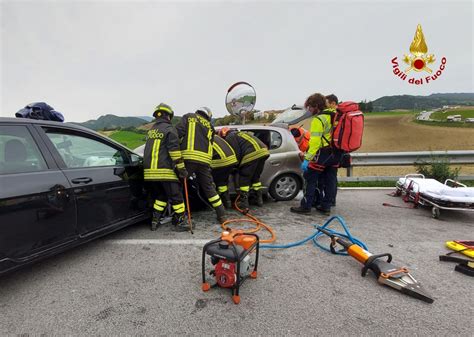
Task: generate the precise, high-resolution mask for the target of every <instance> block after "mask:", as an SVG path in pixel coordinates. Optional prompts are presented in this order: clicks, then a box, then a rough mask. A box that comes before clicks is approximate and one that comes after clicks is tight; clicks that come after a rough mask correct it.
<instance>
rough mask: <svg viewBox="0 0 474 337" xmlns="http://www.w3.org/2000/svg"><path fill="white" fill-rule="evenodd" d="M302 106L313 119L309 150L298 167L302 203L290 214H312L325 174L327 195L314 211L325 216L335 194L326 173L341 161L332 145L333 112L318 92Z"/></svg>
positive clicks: (333, 183) (330, 178)
mask: <svg viewBox="0 0 474 337" xmlns="http://www.w3.org/2000/svg"><path fill="white" fill-rule="evenodd" d="M304 106H305V109H306V110H308V111H309V112H311V114H312V115H313V116H315V117H314V118H313V119H312V121H311V129H310V132H311V138H310V140H309V148H308V151H307V152H306V154H305V157H304V161H303V163H302V164H301V168H302V169H303V171H304V175H303V176H304V179H305V191H304V192H305V195H304V198H303V199H302V200H301V204H300V206H299V207H291V209H290V211H291V212H294V213H302V214H310V213H311V207H312V205H313V202H314V200H315V197H316V191H317V187H318V181H319V179H320V177H321V175H324V178H323V180H324V182H323V185H324V186H325V188H324V191H325V193H326V195H325V197H324V198H323V199H322V200H321V205H319V206H317V207H316V209H317V210H318V211H320V212H321V213H323V214H325V215H328V214H329V213H330V209H331V200H333V198H334V196H335V194H336V190H337V181H335V180H334V179H333V175H331V174H325V173H327V171H329V170H330V169H331V167H332V166H333V165H337V164H338V163H339V161H340V153H339V152H338V151H336V150H335V149H333V148H332V146H331V132H332V127H333V125H332V123H333V122H332V115H333V110H332V109H327V106H326V97H325V96H324V95H322V94H319V93H316V94H313V95H311V96H309V97H308V98H307V99H306V102H305V105H304Z"/></svg>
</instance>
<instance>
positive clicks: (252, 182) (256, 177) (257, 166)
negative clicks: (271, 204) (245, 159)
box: [239, 157, 268, 192]
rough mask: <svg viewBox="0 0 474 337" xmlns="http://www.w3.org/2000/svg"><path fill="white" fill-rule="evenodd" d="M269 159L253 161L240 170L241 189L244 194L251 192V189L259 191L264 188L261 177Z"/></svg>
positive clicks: (263, 158)
mask: <svg viewBox="0 0 474 337" xmlns="http://www.w3.org/2000/svg"><path fill="white" fill-rule="evenodd" d="M267 158H268V157H262V158H259V159H256V160H253V161H251V162H249V163H247V164H245V165H243V166H241V167H240V168H239V189H240V190H241V191H242V192H249V191H250V189H252V190H255V191H258V190H259V189H261V188H262V183H261V182H260V176H261V175H262V172H263V167H264V166H265V161H266V160H267Z"/></svg>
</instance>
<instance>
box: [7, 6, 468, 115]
mask: <svg viewBox="0 0 474 337" xmlns="http://www.w3.org/2000/svg"><path fill="white" fill-rule="evenodd" d="M0 2H1V4H0V6H1V7H0V10H1V21H0V22H1V45H0V48H1V60H0V63H1V69H0V79H1V81H0V85H1V91H0V100H1V112H0V116H14V113H15V112H16V111H17V110H18V109H19V108H21V107H23V106H25V105H26V104H28V103H30V102H35V101H45V102H47V103H49V104H50V105H52V106H53V107H54V108H55V109H56V110H58V111H61V112H63V113H64V114H65V116H66V120H67V121H85V120H88V119H95V118H97V117H98V116H100V115H102V114H107V113H112V114H117V115H121V116H141V115H151V112H152V111H153V108H154V106H156V105H157V104H158V103H160V102H165V103H168V104H170V105H171V106H172V107H173V108H174V109H175V111H176V114H177V115H183V114H184V113H187V112H190V111H194V110H195V109H196V108H198V107H200V106H203V105H207V106H209V107H210V108H211V109H212V110H213V111H214V114H215V116H223V115H224V114H226V111H225V104H224V100H225V95H226V91H227V88H228V87H229V86H230V85H231V84H232V83H234V82H236V81H247V82H250V83H251V84H252V85H253V86H254V87H255V89H256V91H257V104H256V109H260V110H268V109H281V108H285V107H288V106H290V105H292V104H293V103H297V104H302V103H303V102H304V100H305V98H306V97H307V96H308V95H310V94H311V93H313V92H322V93H324V94H329V93H334V94H336V95H337V96H339V97H340V99H343V100H356V101H359V100H363V99H367V100H372V99H376V98H378V97H380V96H383V95H396V94H413V95H425V94H430V93H436V92H474V84H473V36H474V34H473V17H474V13H473V2H472V1H459V2H455V1H444V2H434V1H421V2H413V1H364V2H354V1H341V0H340V1H331V2H329V1H325V2H323V1H313V2H294V1H291V2H276V1H266V2H253V1H245V2H244V1H234V2H198V1H190V2H161V1H146V2H145V1H40V0H37V1H7V0H0ZM418 23H420V24H421V25H422V27H423V32H424V34H425V38H426V43H427V45H428V51H429V53H433V54H434V55H435V57H436V58H437V61H436V62H435V64H434V65H432V68H433V69H434V70H437V68H438V67H439V64H440V60H441V58H442V57H443V56H445V57H446V58H447V65H446V69H445V71H444V72H443V73H442V75H441V77H440V78H438V79H437V80H436V81H434V82H432V83H430V84H429V85H423V86H413V85H409V84H408V83H407V82H404V81H401V80H400V79H398V78H397V77H395V76H394V75H393V73H392V66H391V59H392V58H393V57H395V56H398V58H399V60H400V61H401V59H402V57H403V54H408V53H409V47H410V43H411V42H412V40H413V36H414V34H415V30H416V26H417V24H418ZM402 68H403V69H405V68H406V65H402ZM424 76H425V75H424Z"/></svg>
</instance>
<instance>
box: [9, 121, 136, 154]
mask: <svg viewBox="0 0 474 337" xmlns="http://www.w3.org/2000/svg"><path fill="white" fill-rule="evenodd" d="M0 123H12V124H17V123H21V124H40V125H51V126H59V127H66V128H68V129H72V130H78V131H83V132H87V133H90V134H94V135H96V136H97V137H100V138H104V139H107V140H108V141H109V142H112V143H115V144H116V145H119V146H120V147H122V148H125V149H128V150H130V149H129V148H127V147H126V146H124V145H122V144H120V143H119V142H117V141H115V140H113V139H111V138H109V137H106V136H104V135H101V134H100V133H98V132H97V131H94V130H91V129H88V128H86V127H84V126H81V125H77V124H74V123H62V122H53V121H45V120H38V119H31V118H11V117H0ZM130 151H131V150H130ZM132 152H133V151H132Z"/></svg>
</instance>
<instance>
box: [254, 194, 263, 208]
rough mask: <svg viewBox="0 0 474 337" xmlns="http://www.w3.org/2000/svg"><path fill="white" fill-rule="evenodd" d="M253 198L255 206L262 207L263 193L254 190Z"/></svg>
mask: <svg viewBox="0 0 474 337" xmlns="http://www.w3.org/2000/svg"><path fill="white" fill-rule="evenodd" d="M255 196H256V200H255V202H256V203H257V206H258V207H262V206H263V192H262V190H256V191H255Z"/></svg>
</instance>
